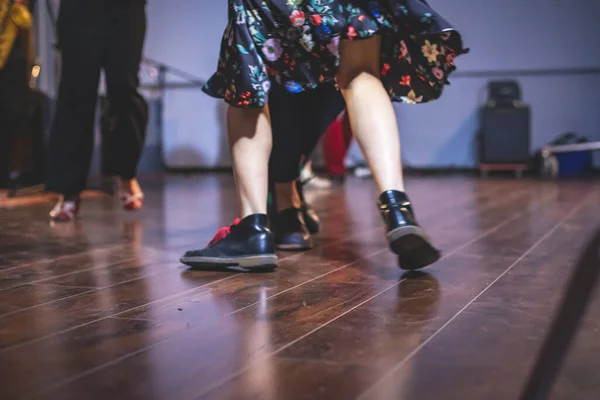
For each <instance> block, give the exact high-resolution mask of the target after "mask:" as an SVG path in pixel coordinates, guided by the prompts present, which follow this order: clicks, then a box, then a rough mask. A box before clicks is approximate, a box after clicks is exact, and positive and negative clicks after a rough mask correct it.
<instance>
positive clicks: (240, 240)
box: [181, 214, 277, 270]
mask: <svg viewBox="0 0 600 400" xmlns="http://www.w3.org/2000/svg"><path fill="white" fill-rule="evenodd" d="M181 262H182V263H183V264H185V265H189V266H190V267H192V268H196V269H208V270H211V269H227V268H229V267H240V268H243V269H246V270H271V269H274V268H275V267H276V266H277V256H276V255H275V250H274V248H273V237H272V234H271V231H270V230H269V228H268V219H267V216H266V215H265V214H252V215H249V216H247V217H246V218H244V219H242V220H239V219H237V220H236V221H235V222H234V223H233V225H231V226H227V227H223V228H221V229H220V230H219V232H217V234H216V235H215V237H214V238H213V239H212V240H211V241H210V243H209V244H208V246H207V247H205V248H203V249H201V250H194V251H188V252H187V253H185V254H184V255H183V257H181Z"/></svg>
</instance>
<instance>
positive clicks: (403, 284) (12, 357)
mask: <svg viewBox="0 0 600 400" xmlns="http://www.w3.org/2000/svg"><path fill="white" fill-rule="evenodd" d="M408 189H409V193H410V194H411V196H412V198H413V202H414V203H415V204H416V206H417V215H418V217H419V219H420V221H421V224H422V225H424V226H425V227H426V228H427V230H428V232H429V233H430V235H431V236H432V237H433V238H434V240H435V242H436V243H437V244H438V245H439V246H440V247H441V248H442V249H443V251H444V258H443V259H442V260H441V261H439V262H438V263H437V264H435V265H433V266H432V267H430V268H428V269H426V270H425V271H426V272H424V273H421V274H415V275H406V274H404V273H403V272H402V271H401V270H400V269H398V268H397V266H396V259H395V257H394V256H393V255H392V254H390V253H389V252H388V250H387V248H386V245H385V240H384V236H383V228H382V224H381V221H380V219H379V216H378V214H377V209H376V207H375V197H376V193H375V190H374V188H373V184H372V182H370V181H361V180H355V179H350V180H349V181H348V182H347V183H346V185H345V187H341V188H336V189H333V190H331V191H322V190H321V191H313V192H310V193H309V197H310V199H311V200H312V202H313V204H314V205H315V208H316V209H317V211H318V212H319V214H320V216H321V217H322V220H323V227H324V228H323V232H322V233H321V234H320V235H318V237H317V239H316V244H317V246H316V248H315V249H314V250H312V251H308V252H305V253H300V254H294V253H281V254H280V263H279V269H278V270H277V271H276V272H274V273H269V274H242V273H238V272H229V273H228V272H195V271H188V270H187V269H186V268H184V267H183V266H182V265H180V264H179V262H178V258H179V256H180V255H181V254H182V252H183V251H184V250H185V249H190V248H199V247H203V245H204V244H206V242H207V241H208V240H210V239H211V237H212V236H213V234H214V233H215V231H216V229H217V228H219V227H220V226H221V225H222V224H224V223H227V222H230V221H231V220H233V218H234V217H235V216H236V215H235V210H234V208H233V207H234V204H235V200H234V197H233V193H234V188H233V183H232V181H231V180H230V179H229V178H228V177H225V176H203V177H202V176H199V177H187V178H186V177H170V178H168V179H165V180H164V182H162V181H157V182H151V183H147V184H146V195H147V207H146V209H145V210H143V211H142V212H140V213H138V214H125V213H124V212H122V211H120V210H119V207H118V204H116V202H115V200H113V199H112V198H89V199H86V200H85V202H84V204H83V210H82V215H81V218H80V220H79V221H78V222H77V223H74V224H66V225H65V224H63V225H56V226H52V225H50V224H49V223H48V222H47V219H46V214H47V212H48V210H49V208H50V207H51V203H50V202H49V201H48V200H43V201H41V202H39V203H37V204H31V203H28V204H26V205H23V206H19V205H18V204H15V203H12V205H11V206H10V207H4V208H0V398H1V399H2V400H9V399H29V398H37V399H57V400H68V399H76V400H83V399H143V400H151V399H160V400H165V399H169V400H170V399H183V400H187V399H190V400H191V399H236V400H237V399H282V400H283V399H285V400H295V399H343V400H346V399H348V400H350V399H355V398H360V399H361V400H362V399H394V400H396V399H408V400H429V399H432V400H437V399H443V400H452V399H456V400H465V399H467V400H468V399H474V400H482V399H485V400H512V399H517V398H518V395H519V392H520V391H521V388H522V386H523V385H524V383H525V381H526V379H527V375H528V372H529V370H530V368H531V366H532V365H533V363H534V359H535V357H536V355H537V353H538V351H539V349H540V346H541V344H542V342H543V340H544V337H545V335H546V334H547V333H548V327H549V325H550V323H551V319H552V317H553V313H554V311H555V310H556V307H557V306H558V304H559V303H560V301H561V296H562V294H563V291H564V289H565V285H566V283H567V281H568V279H569V274H570V273H571V271H572V269H573V264H574V262H575V260H576V258H577V256H578V254H579V253H580V252H581V250H582V248H583V247H584V246H585V243H586V240H587V239H588V238H589V237H590V235H592V233H593V232H594V231H595V229H596V227H597V226H598V225H599V224H600V183H594V182H562V183H554V182H538V181H528V180H523V181H517V180H485V181H482V180H479V179H475V178H465V177H448V178H446V177H444V178H440V177H436V178H413V179H411V180H409V182H408ZM599 334H600V293H599V294H597V295H595V296H594V299H593V304H592V305H591V307H590V310H589V312H588V314H587V315H586V317H585V320H584V323H583V326H582V328H581V330H580V332H579V334H578V335H577V338H576V341H575V343H574V345H573V347H572V349H571V351H570V352H569V356H568V359H567V362H566V363H565V365H564V366H563V368H562V370H561V373H560V377H559V379H558V380H557V382H556V385H555V387H554V391H553V394H552V396H551V398H552V399H565V400H578V399H582V400H583V399H585V400H588V399H589V400H593V399H598V398H600V340H599V338H600V336H599Z"/></svg>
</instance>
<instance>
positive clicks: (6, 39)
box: [0, 0, 35, 188]
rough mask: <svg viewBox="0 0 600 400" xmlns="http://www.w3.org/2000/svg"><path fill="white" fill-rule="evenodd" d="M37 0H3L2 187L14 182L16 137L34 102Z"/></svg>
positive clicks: (0, 14)
mask: <svg viewBox="0 0 600 400" xmlns="http://www.w3.org/2000/svg"><path fill="white" fill-rule="evenodd" d="M34 2H35V0H13V1H11V0H0V188H7V187H9V185H10V182H11V179H10V169H11V162H12V157H11V155H12V152H13V148H14V143H15V139H16V138H17V135H19V133H20V132H22V131H23V130H24V129H25V126H26V124H27V119H28V116H29V109H30V104H31V100H32V98H31V90H30V87H29V79H30V77H31V68H32V66H33V65H34V59H35V54H34V47H33V23H32V18H31V12H30V11H29V10H31V9H33V7H34Z"/></svg>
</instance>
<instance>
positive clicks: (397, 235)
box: [387, 226, 441, 271]
mask: <svg viewBox="0 0 600 400" xmlns="http://www.w3.org/2000/svg"><path fill="white" fill-rule="evenodd" d="M387 237H388V242H389V245H390V248H391V249H392V251H393V252H394V253H395V254H397V255H398V262H399V264H400V268H402V269H404V270H408V271H413V270H417V269H421V268H424V267H427V266H428V265H431V264H433V263H435V262H436V261H438V260H439V259H440V256H441V253H440V251H439V250H438V249H436V248H435V247H434V246H433V244H432V243H431V241H430V239H429V237H428V236H427V235H426V234H425V232H424V231H423V230H422V229H421V228H419V227H418V226H403V227H400V228H396V229H394V230H393V231H390V232H388V235H387Z"/></svg>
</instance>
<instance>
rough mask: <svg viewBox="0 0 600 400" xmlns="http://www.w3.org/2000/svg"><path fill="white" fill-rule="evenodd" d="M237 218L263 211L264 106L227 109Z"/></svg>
mask: <svg viewBox="0 0 600 400" xmlns="http://www.w3.org/2000/svg"><path fill="white" fill-rule="evenodd" d="M227 130H228V135H229V148H230V150H231V157H232V160H233V172H234V176H235V180H236V188H237V196H238V204H239V207H240V217H241V218H244V217H246V216H248V215H251V214H266V213H267V191H268V176H269V156H270V154H271V146H272V137H271V119H270V115H269V109H268V107H264V108H261V109H241V108H235V107H229V110H228V111H227Z"/></svg>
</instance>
